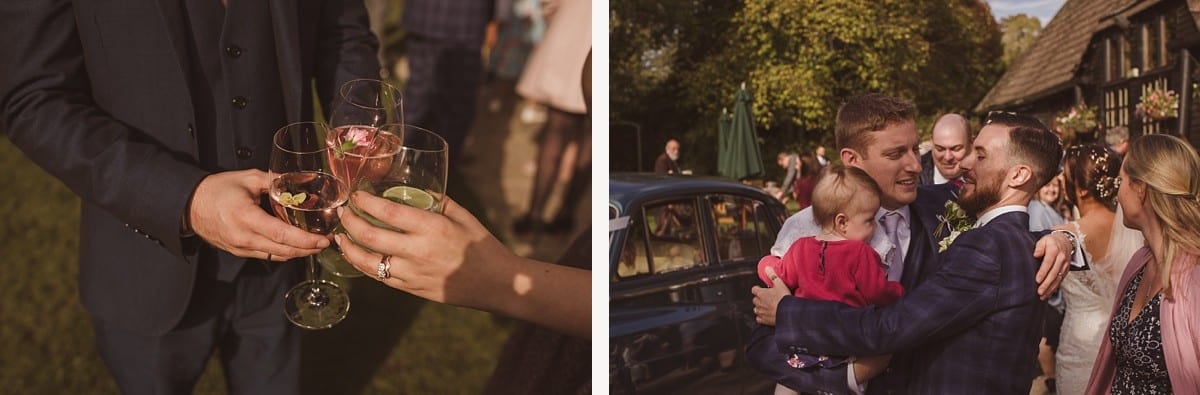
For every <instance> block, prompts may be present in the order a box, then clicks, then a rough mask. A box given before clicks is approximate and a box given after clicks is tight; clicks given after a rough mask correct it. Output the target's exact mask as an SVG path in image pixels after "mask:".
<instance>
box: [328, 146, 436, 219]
mask: <svg viewBox="0 0 1200 395" xmlns="http://www.w3.org/2000/svg"><path fill="white" fill-rule="evenodd" d="M379 130H380V132H381V133H380V134H381V135H383V134H384V133H387V134H391V135H396V136H398V137H399V138H400V149H399V150H398V151H397V152H396V154H395V155H394V156H393V157H392V160H391V161H387V162H382V161H381V162H379V164H380V165H382V164H387V168H378V169H373V171H376V172H378V176H373V177H363V178H361V179H360V180H358V181H357V182H356V183H354V184H353V186H352V188H353V189H354V190H356V191H365V192H367V193H370V194H372V195H376V196H380V197H383V198H386V199H389V200H391V201H393V202H397V203H402V204H406V205H409V206H412V207H416V208H420V209H423V210H428V211H431V212H435V213H439V214H441V213H442V210H443V208H444V207H443V205H442V201H443V200H444V199H445V196H446V173H447V169H448V165H447V161H448V160H449V159H448V158H449V152H448V148H447V146H446V140H444V139H442V137H441V136H438V135H437V134H436V133H434V132H431V131H429V130H426V129H422V128H419V127H416V126H412V125H384V126H381V127H380V128H379ZM349 206H350V208H351V209H352V210H354V213H355V214H358V215H359V216H360V217H363V218H364V219H366V220H367V221H368V222H371V223H372V224H373V225H375V226H379V227H384V228H390V227H389V226H387V224H385V223H383V222H381V221H379V220H377V219H375V218H374V217H372V216H371V215H369V214H367V213H365V212H362V211H360V210H358V209H357V208H355V207H354V204H353V203H351V204H349Z"/></svg>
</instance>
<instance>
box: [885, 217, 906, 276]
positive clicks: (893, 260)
mask: <svg viewBox="0 0 1200 395" xmlns="http://www.w3.org/2000/svg"><path fill="white" fill-rule="evenodd" d="M901 219H902V218H901V217H900V213H897V212H894V211H893V212H890V213H887V214H884V215H883V221H882V222H883V231H884V232H885V233H887V237H888V241H890V242H892V249H891V251H889V252H888V254H887V257H886V258H887V262H888V271H887V278H888V280H891V281H899V280H900V276H901V275H902V274H903V273H904V249H902V248H901V247H900V220H901Z"/></svg>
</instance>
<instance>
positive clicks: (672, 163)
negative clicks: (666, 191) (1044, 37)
mask: <svg viewBox="0 0 1200 395" xmlns="http://www.w3.org/2000/svg"><path fill="white" fill-rule="evenodd" d="M678 160H679V141H676V140H675V139H670V140H667V145H666V146H665V147H663V153H662V155H659V156H658V159H655V160H654V172H655V173H657V174H675V175H678V174H679V173H680V171H681V170H679V162H676V161H678Z"/></svg>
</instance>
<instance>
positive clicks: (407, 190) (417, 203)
mask: <svg viewBox="0 0 1200 395" xmlns="http://www.w3.org/2000/svg"><path fill="white" fill-rule="evenodd" d="M382 196H383V197H384V198H385V199H388V200H391V201H393V202H396V203H402V204H406V205H408V206H410V207H416V208H419V209H422V210H429V209H432V208H433V205H435V204H437V200H434V198H433V195H430V194H429V192H425V191H422V190H420V189H417V188H413V187H410V186H406V185H400V186H394V187H391V188H388V189H387V190H386V191H383V195H382Z"/></svg>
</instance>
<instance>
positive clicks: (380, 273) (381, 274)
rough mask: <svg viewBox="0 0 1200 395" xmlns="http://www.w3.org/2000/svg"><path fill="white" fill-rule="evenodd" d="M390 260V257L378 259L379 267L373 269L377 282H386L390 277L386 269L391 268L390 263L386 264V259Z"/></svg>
mask: <svg viewBox="0 0 1200 395" xmlns="http://www.w3.org/2000/svg"><path fill="white" fill-rule="evenodd" d="M391 258H392V257H391V255H384V256H383V258H381V259H379V266H376V267H375V278H377V279H379V281H383V280H387V279H388V277H391V274H388V269H391V268H392V263H391V262H388V259H391Z"/></svg>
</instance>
